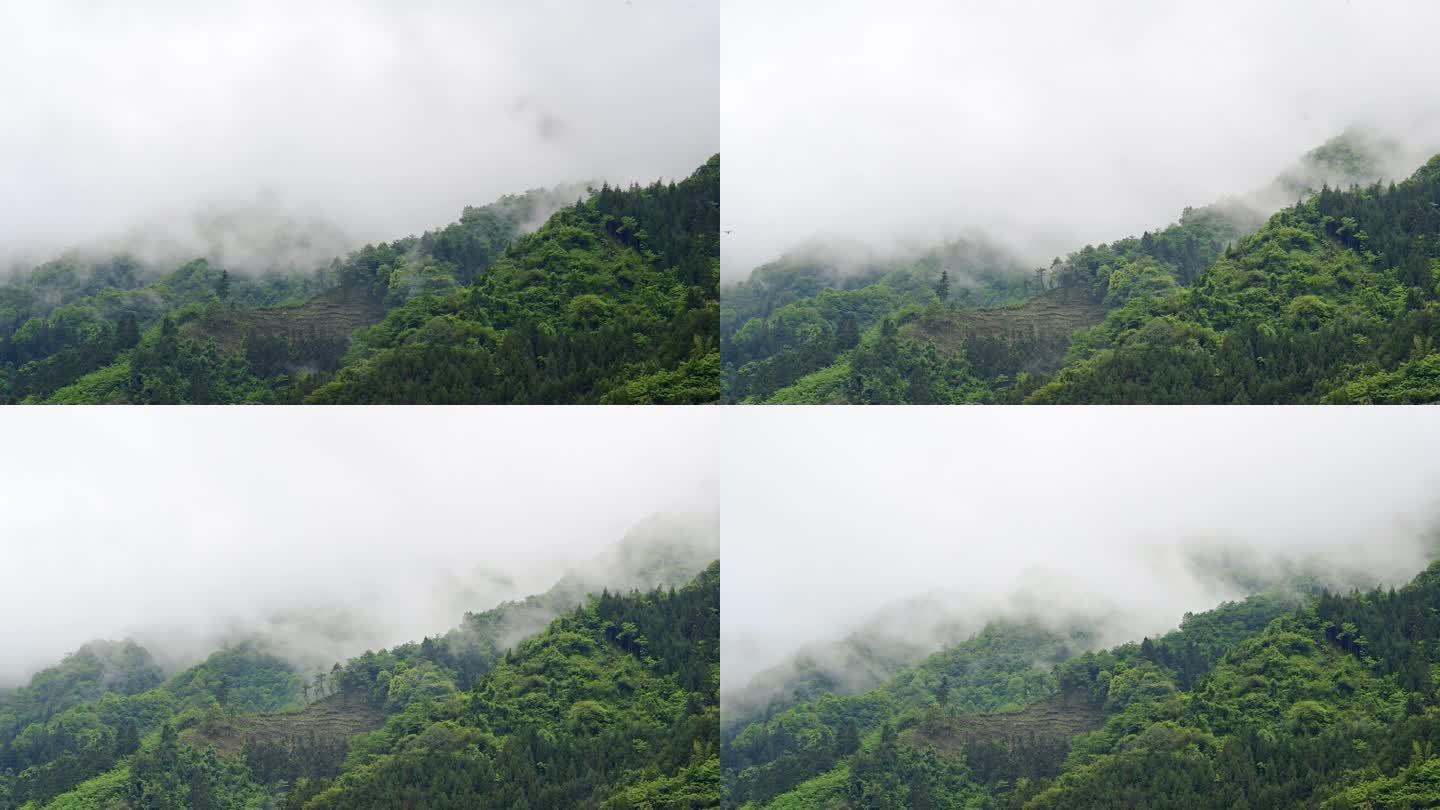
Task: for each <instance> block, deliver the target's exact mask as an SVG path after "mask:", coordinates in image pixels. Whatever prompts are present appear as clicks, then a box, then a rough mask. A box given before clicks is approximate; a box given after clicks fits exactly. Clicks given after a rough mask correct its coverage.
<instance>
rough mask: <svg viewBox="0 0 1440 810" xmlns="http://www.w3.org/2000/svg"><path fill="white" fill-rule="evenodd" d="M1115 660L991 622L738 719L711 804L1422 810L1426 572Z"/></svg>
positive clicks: (1199, 626)
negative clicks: (852, 688)
mask: <svg viewBox="0 0 1440 810" xmlns="http://www.w3.org/2000/svg"><path fill="white" fill-rule="evenodd" d="M1299 584H1300V585H1301V587H1300V588H1298V589H1297V588H1294V587H1272V588H1269V589H1267V590H1265V591H1262V592H1260V593H1257V594H1256V595H1254V596H1251V597H1249V598H1247V599H1245V600H1244V601H1240V602H1230V603H1226V604H1223V605H1221V606H1219V607H1218V608H1216V609H1214V610H1211V611H1207V612H1204V613H1197V614H1188V615H1187V616H1186V617H1185V620H1184V621H1183V622H1182V623H1181V625H1180V627H1179V628H1178V629H1177V630H1174V631H1172V632H1170V633H1167V634H1165V635H1163V636H1160V637H1158V638H1145V639H1142V640H1141V641H1140V642H1139V643H1127V644H1124V645H1121V646H1118V647H1115V648H1112V649H1101V650H1094V649H1088V648H1089V647H1090V645H1089V644H1088V643H1087V641H1088V639H1087V638H1086V637H1085V636H1084V635H1083V633H1082V634H1079V635H1077V634H1075V633H1065V632H1056V631H1055V630H1053V629H1046V628H1043V627H1040V626H1038V625H1035V624H1032V623H1013V622H1012V623H1005V622H1002V623H994V624H992V625H990V626H988V627H986V628H985V629H984V630H983V631H981V632H980V633H978V634H976V635H975V636H974V637H973V638H972V639H970V640H967V641H965V642H963V643H960V644H957V645H954V646H951V647H949V648H947V649H945V650H943V651H941V652H939V653H936V654H934V655H932V656H930V657H929V658H927V659H926V660H924V661H923V662H922V663H920V664H918V665H916V666H914V667H910V668H907V669H905V670H903V671H901V672H900V673H899V674H897V675H896V676H894V677H893V678H892V679H890V680H889V681H888V682H887V683H885V684H884V685H882V686H880V687H879V688H876V689H873V690H870V691H867V692H863V693H859V694H851V695H829V696H825V697H822V698H820V699H818V700H814V701H810V702H807V703H804V704H802V705H798V706H795V707H793V708H790V709H788V710H786V711H783V712H779V713H776V714H774V715H772V716H770V717H768V718H766V719H763V720H760V721H757V722H754V723H751V724H749V725H748V726H746V727H745V728H743V729H741V730H739V731H738V732H737V733H734V734H733V735H732V734H730V733H728V732H727V734H726V737H725V742H724V746H723V748H722V754H721V756H722V763H723V768H724V776H723V779H724V805H725V806H727V807H746V808H759V807H772V808H806V807H853V808H859V807H876V808H879V807H916V808H919V807H932V808H941V807H946V808H948V807H974V808H1092V807H1147V808H1149V807H1155V808H1210V807H1215V808H1222V807H1223V808H1233V807H1257V808H1258V807H1316V808H1360V807H1432V806H1436V804H1437V803H1440V781H1437V780H1436V778H1435V777H1436V774H1440V758H1437V756H1436V753H1435V751H1434V748H1435V743H1436V742H1437V739H1440V692H1437V689H1436V681H1435V677H1436V675H1435V673H1436V672H1437V671H1440V670H1437V669H1436V665H1437V664H1440V618H1437V614H1436V610H1435V607H1434V606H1435V605H1437V604H1440V563H1437V564H1434V565H1432V566H1431V567H1430V568H1429V569H1427V570H1426V571H1425V572H1423V573H1421V574H1420V575H1419V576H1417V577H1416V578H1415V579H1414V580H1413V581H1412V582H1411V583H1410V584H1408V585H1406V586H1405V587H1403V588H1400V589H1398V590H1396V589H1393V588H1391V589H1388V590H1382V589H1375V590H1371V591H1353V592H1351V593H1349V594H1339V593H1332V592H1329V591H1326V590H1324V589H1319V588H1314V587H1313V586H1312V585H1310V584H1308V583H1299Z"/></svg>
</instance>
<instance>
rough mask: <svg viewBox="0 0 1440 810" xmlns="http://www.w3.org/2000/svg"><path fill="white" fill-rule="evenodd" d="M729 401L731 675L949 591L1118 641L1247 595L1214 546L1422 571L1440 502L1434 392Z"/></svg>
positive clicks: (1368, 568)
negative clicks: (1252, 402) (1211, 574)
mask: <svg viewBox="0 0 1440 810" xmlns="http://www.w3.org/2000/svg"><path fill="white" fill-rule="evenodd" d="M725 410H726V412H725V417H726V418H725V432H726V437H725V444H724V450H723V451H722V462H721V475H722V492H723V494H722V498H721V509H722V514H723V520H722V528H721V533H722V541H721V542H722V549H723V552H722V553H723V559H724V564H725V577H724V579H723V580H722V587H723V591H722V599H723V604H724V612H723V613H722V624H721V626H722V643H723V652H722V656H723V661H724V676H723V677H724V680H725V687H726V689H727V690H734V689H736V688H737V687H741V686H743V685H744V684H745V683H746V682H747V681H748V680H749V678H750V677H751V676H752V675H753V674H754V673H756V672H757V671H760V670H762V669H765V668H767V667H769V666H771V665H775V664H778V663H781V662H782V661H784V660H786V659H787V658H788V657H789V656H790V655H793V653H794V652H795V649H796V647H797V646H799V645H801V644H803V643H806V642H811V641H823V640H828V639H835V638H839V637H843V636H844V635H846V634H847V633H848V632H849V631H850V630H852V629H854V628H855V627H856V626H857V625H858V624H860V623H861V622H862V621H864V620H865V619H867V618H868V617H871V616H873V615H874V614H875V613H876V612H877V611H879V610H881V609H883V608H885V607H887V606H892V605H894V604H895V603H896V602H897V601H900V600H903V599H907V598H911V597H918V596H924V595H930V594H932V592H945V593H946V594H948V595H950V596H951V597H953V598H954V601H955V602H956V603H960V602H965V603H968V604H970V605H972V606H973V607H972V608H971V609H972V610H973V611H974V614H973V615H972V616H970V618H972V619H973V618H974V617H975V616H983V615H984V614H986V613H988V612H991V611H1004V610H1005V609H1007V608H1010V607H1014V606H1015V605H1016V604H1017V602H1016V599H1017V591H1019V592H1022V593H1023V594H1024V595H1025V596H1026V597H1027V598H1029V599H1030V600H1032V601H1030V602H1028V603H1027V606H1032V607H1033V606H1036V605H1038V606H1039V607H1040V608H1041V609H1042V610H1044V611H1047V612H1049V613H1051V614H1053V615H1056V616H1058V615H1061V614H1064V613H1066V612H1070V611H1079V612H1084V613H1087V614H1088V615H1091V616H1108V617H1109V618H1110V619H1112V620H1114V621H1115V625H1114V626H1113V627H1111V628H1110V629H1111V630H1112V631H1114V632H1115V633H1118V634H1119V635H1120V638H1116V639H1115V641H1116V642H1117V643H1118V641H1120V640H1132V639H1133V640H1138V638H1139V636H1140V635H1142V634H1154V633H1157V632H1163V631H1165V630H1168V629H1171V628H1173V627H1174V626H1175V625H1176V624H1178V623H1179V620H1180V618H1181V616H1182V615H1183V614H1184V613H1185V612H1186V611H1195V610H1205V609H1208V608H1210V607H1213V606H1214V605H1215V603H1216V602H1218V601H1220V600H1221V599H1223V598H1229V597H1234V596H1236V595H1238V594H1236V593H1233V592H1231V593H1224V592H1223V591H1224V589H1223V588H1218V589H1217V585H1216V583H1215V582H1214V581H1213V580H1207V578H1205V577H1203V576H1197V572H1196V570H1195V568H1194V567H1193V564H1192V562H1191V561H1192V560H1193V559H1194V558H1195V557H1196V556H1197V555H1205V554H1207V553H1208V554H1216V553H1219V552H1222V551H1223V552H1228V553H1230V554H1232V555H1237V556H1238V557H1239V558H1242V559H1247V558H1248V559H1249V560H1250V561H1252V562H1253V563H1254V564H1255V565H1257V566H1261V567H1263V568H1268V567H1269V566H1270V565H1273V564H1277V563H1283V562H1286V561H1299V560H1307V562H1308V563H1309V564H1315V565H1320V566H1322V568H1323V570H1324V571H1325V572H1326V573H1331V572H1333V571H1336V570H1339V569H1348V573H1350V574H1352V575H1358V578H1359V579H1361V580H1368V582H1369V583H1370V584H1373V583H1374V582H1375V581H1376V580H1375V579H1374V578H1381V579H1386V580H1389V581H1393V582H1397V583H1398V582H1404V581H1408V580H1409V579H1410V578H1411V577H1413V576H1414V575H1415V574H1417V573H1419V571H1420V569H1421V568H1423V566H1424V565H1425V563H1426V562H1427V560H1426V548H1427V546H1428V543H1429V539H1428V538H1429V536H1430V535H1429V532H1430V531H1431V530H1432V529H1433V528H1434V523H1433V520H1432V519H1433V518H1434V517H1435V516H1436V515H1437V514H1440V510H1437V509H1436V507H1437V499H1436V495H1435V493H1436V492H1437V485H1440V433H1437V432H1436V431H1435V429H1434V427H1435V414H1434V412H1433V411H1431V410H1428V409H1424V408H1412V409H1387V408H1355V409H1338V408H1335V409H1332V408H1324V409H1322V408H1278V407H1277V408H1205V409H1202V408H1181V407H1172V408H1119V407H1117V408H1099V407H1097V408H1074V409H1064V408H1059V409H1033V410H1032V409H1020V408H907V409H903V410H904V413H903V417H904V418H897V417H900V416H902V414H901V412H900V409H894V408H878V407H877V408H833V407H815V408H727V409H725ZM1348 581H1351V582H1354V581H1356V580H1355V579H1349V580H1348ZM933 618H934V617H931V616H912V617H910V620H909V621H908V622H902V623H901V624H902V626H907V625H908V626H911V627H914V628H916V632H917V633H921V632H925V630H924V628H928V627H933V625H934V622H933Z"/></svg>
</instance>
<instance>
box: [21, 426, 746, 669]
mask: <svg viewBox="0 0 1440 810" xmlns="http://www.w3.org/2000/svg"><path fill="white" fill-rule="evenodd" d="M715 415H716V412H715V411H714V410H713V409H709V408H616V409H609V408H605V409H601V408H506V407H496V408H459V409H446V408H427V409H423V410H416V409H407V408H356V409H340V408H337V409H319V410H309V409H305V410H301V409H279V410H274V411H271V410H258V409H256V410H252V409H231V408H223V409H210V408H155V409H78V410H69V409H57V410H38V409H22V410H16V411H13V412H9V413H6V414H5V417H6V418H4V419H0V447H4V448H5V453H4V462H3V464H0V493H3V502H4V507H3V508H0V617H3V618H0V685H4V684H7V683H10V682H13V681H14V679H15V678H16V677H18V676H20V675H23V674H25V673H28V672H29V671H32V670H33V669H34V668H36V667H38V666H44V665H48V664H50V663H53V662H56V661H58V660H59V658H60V657H61V655H63V654H64V653H66V652H68V651H71V650H74V649H75V648H76V647H78V646H79V645H80V644H82V643H84V642H86V641H88V640H90V639H94V638H118V637H123V636H124V635H126V634H136V635H137V637H139V638H140V639H141V640H142V641H144V642H146V643H147V644H148V645H150V646H153V647H155V648H156V652H157V653H164V652H171V653H175V652H181V653H194V654H199V653H208V652H210V651H211V650H212V649H213V647H210V646H208V645H212V644H214V643H215V638H216V637H217V635H218V634H222V633H225V632H232V631H242V632H243V631H244V630H255V629H263V630H266V632H273V633H275V634H276V635H280V634H283V633H284V632H293V633H296V634H310V635H315V634H319V635H322V636H323V635H324V634H325V633H326V632H327V629H333V630H334V635H336V636H340V637H344V636H347V635H348V636H349V640H348V641H347V640H344V639H343V638H342V639H341V640H340V641H337V642H336V644H335V649H334V650H333V654H332V657H331V660H334V657H337V656H338V657H343V655H350V654H355V653H358V652H362V651H363V650H364V649H366V648H367V647H378V646H389V645H392V644H396V643H400V642H403V641H410V640H418V639H419V638H420V636H422V635H425V634H435V633H437V632H441V631H444V630H446V629H448V628H450V627H452V626H454V625H455V624H457V623H458V622H459V620H460V617H461V615H462V614H463V612H464V611H465V610H483V609H486V608H490V607H493V606H494V605H495V604H496V603H497V602H499V601H500V600H502V599H505V598H514V597H517V596H524V595H528V594H530V593H535V592H538V591H541V590H544V589H546V588H548V587H550V586H551V585H553V584H554V583H555V580H556V579H558V578H559V576H560V575H561V574H562V573H563V568H564V565H565V564H566V563H574V562H576V561H581V560H586V559H589V558H590V557H592V556H594V555H595V554H596V553H597V552H599V551H601V550H603V549H605V548H606V547H608V546H610V545H612V544H614V543H616V542H618V541H619V540H620V539H621V537H622V536H623V535H624V534H625V532H626V530H627V529H628V528H630V527H631V526H632V525H633V524H634V523H636V522H637V521H640V520H643V519H644V518H646V517H648V516H650V515H652V514H654V513H657V512H660V511H664V510H674V509H680V510H682V511H683V510H692V509H697V508H698V509H700V510H702V511H704V510H706V509H708V510H710V511H711V512H712V514H713V510H714V508H715V503H716V501H717V498H718V493H717V492H716V486H717V483H716V480H715V468H716V464H717V458H718V456H717V453H718V450H717V441H718V424H717V420H716V418H715ZM495 573H500V574H506V575H509V576H510V577H512V578H513V580H514V581H513V583H512V584H510V585H505V584H503V583H498V582H496V581H495V578H494V577H493V576H492V574H495ZM282 616H283V617H288V618H277V617H282ZM272 622H280V624H278V625H276V624H272ZM292 625H293V626H292ZM316 643H323V641H321V640H317V642H316ZM177 646H178V647H181V648H182V649H180V650H178V651H177V650H176V649H174V648H175V647H177ZM357 647H358V648H357Z"/></svg>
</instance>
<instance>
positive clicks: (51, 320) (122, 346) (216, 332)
mask: <svg viewBox="0 0 1440 810" xmlns="http://www.w3.org/2000/svg"><path fill="white" fill-rule="evenodd" d="M719 172H720V167H719V158H718V156H717V157H715V158H713V159H712V160H711V161H709V162H708V163H707V164H706V165H705V166H703V167H701V168H700V169H699V170H697V171H696V173H695V174H694V175H693V176H692V177H690V178H689V179H687V180H685V181H683V182H680V183H656V184H653V185H651V186H649V187H645V188H641V187H639V186H635V187H632V188H630V189H626V190H621V189H613V188H610V187H609V186H604V187H602V188H601V189H599V190H598V191H593V193H587V192H586V191H585V190H582V189H580V188H578V187H577V188H575V189H557V190H555V191H530V192H527V193H525V194H523V195H512V196H507V197H504V198H502V199H500V200H498V201H497V202H495V203H492V204H490V205H487V206H483V207H479V208H474V207H467V208H466V209H465V211H464V213H463V214H462V215H461V217H460V220H459V221H458V222H455V223H452V224H450V225H448V226H446V227H445V228H442V229H439V230H435V231H429V232H426V233H425V234H423V235H421V236H419V237H414V236H411V237H406V238H404V239H400V240H396V241H394V242H390V243H384V244H379V245H367V246H365V247H363V248H361V249H360V250H357V251H355V252H354V253H352V254H350V255H349V256H347V257H344V258H343V259H336V260H335V261H334V262H333V263H332V264H331V265H330V266H329V267H326V268H317V269H316V270H314V271H311V272H299V273H293V272H286V273H280V272H276V273H271V274H268V275H255V274H251V273H232V272H230V271H229V270H227V269H225V268H220V267H212V266H211V265H210V263H208V262H207V261H205V260H204V259H197V260H195V261H192V262H187V263H186V264H183V265H181V266H180V267H179V268H176V269H173V270H169V271H167V270H165V269H162V268H154V267H147V266H143V265H141V264H139V263H138V262H136V261H134V260H132V259H129V258H127V257H119V258H116V259H113V260H107V261H103V262H98V263H97V262H90V261H87V260H82V259H80V258H76V257H67V258H65V259H62V260H59V261H55V262H51V263H49V264H46V265H42V266H40V267H38V268H35V269H34V270H31V271H28V272H21V273H18V274H16V275H15V276H13V277H11V278H9V279H6V280H5V281H4V282H3V283H0V402H4V403H12V402H22V401H23V402H55V403H68V404H81V403H111V402H124V403H165V404H192V403H193V404H211V403H279V402H304V401H315V402H375V401H386V402H511V401H516V402H600V401H605V402H613V403H629V402H709V401H714V400H715V399H717V398H718V396H719V393H718V387H719V352H718V343H717V337H716V333H717V330H718V324H717V319H718V308H719V304H718V299H719V292H718V283H719V275H718V273H719V271H718V263H719ZM577 198H580V201H579V202H578V203H577V202H575V200H576V199H577ZM567 206H568V207H567ZM557 209H558V212H557ZM552 212H557V213H555V219H556V220H557V221H556V222H554V223H549V224H546V225H545V226H543V227H541V229H540V232H539V233H536V234H533V235H531V236H530V237H527V238H525V239H520V240H519V244H517V237H519V236H520V235H521V233H522V232H523V231H524V230H526V229H528V228H531V227H533V226H534V225H535V224H536V223H537V222H541V221H543V220H545V219H546V218H547V217H548V216H549V215H550V214H551V213H552ZM502 257H504V259H503V260H502ZM497 264H499V265H501V266H499V267H496V265H497ZM492 270H493V271H494V272H492ZM387 313H388V314H389V317H388V318H387V317H386V315H387ZM377 322H379V324H378V325H375V324H377ZM372 325H374V326H373V328H368V329H366V328H365V327H371V326H372ZM357 329H360V330H361V332H360V342H359V344H358V345H356V346H355V347H354V349H355V350H354V351H353V352H349V353H348V354H347V351H348V350H349V349H351V347H352V336H353V334H354V333H355V331H356V330H357Z"/></svg>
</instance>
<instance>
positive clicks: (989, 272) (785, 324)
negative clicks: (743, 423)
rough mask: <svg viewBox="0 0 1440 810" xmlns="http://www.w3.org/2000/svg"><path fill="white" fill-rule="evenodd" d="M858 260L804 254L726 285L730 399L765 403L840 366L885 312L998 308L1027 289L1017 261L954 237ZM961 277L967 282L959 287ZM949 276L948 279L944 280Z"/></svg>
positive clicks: (724, 339)
mask: <svg viewBox="0 0 1440 810" xmlns="http://www.w3.org/2000/svg"><path fill="white" fill-rule="evenodd" d="M832 262H833V263H832ZM853 265H854V263H853V261H852V260H851V259H850V258H849V257H846V256H835V257H817V256H812V255H808V254H806V253H803V252H802V253H798V254H796V255H794V256H786V257H785V258H782V259H781V260H780V261H777V262H774V263H771V264H768V265H765V266H763V267H761V268H758V269H757V270H755V272H754V273H752V274H751V276H750V277H749V278H747V279H746V280H745V281H742V282H740V283H738V284H733V285H730V286H728V287H726V289H725V293H724V295H723V296H722V304H721V327H720V334H721V350H722V353H723V356H724V374H725V398H726V401H728V402H759V401H764V400H766V399H768V398H770V397H771V396H772V395H774V394H775V393H776V392H778V391H780V390H781V389H784V388H787V387H789V386H793V385H795V384H796V383H797V382H798V381H800V380H801V379H802V378H804V377H806V376H807V375H810V374H812V373H815V372H819V371H822V370H824V369H826V368H827V367H830V366H832V365H834V364H837V362H839V363H843V360H844V358H845V357H847V353H848V352H850V351H851V350H852V349H854V348H855V347H856V346H858V345H860V343H861V335H862V333H864V332H866V330H873V329H875V328H877V327H878V325H879V324H880V322H881V321H882V320H884V319H885V318H886V317H889V318H890V319H892V320H895V319H898V318H901V317H908V316H909V315H911V314H913V313H914V312H917V311H922V310H923V308H925V307H947V306H950V307H953V306H958V307H963V308H973V307H980V306H996V305H1000V304H1005V303H1011V302H1014V301H1017V300H1020V299H1021V298H1023V297H1024V296H1025V295H1026V294H1027V287H1026V283H1027V282H1026V280H1025V278H1024V276H1023V275H1022V271H1021V268H1020V265H1019V264H1018V263H1017V262H1016V260H1015V259H1014V258H1013V257H1011V256H1010V255H1009V254H1007V253H1006V252H1005V251H1003V250H1002V249H1000V248H997V247H995V246H992V245H989V244H986V243H984V242H965V241H960V242H952V243H949V244H946V245H942V246H941V247H940V248H937V249H936V250H934V251H931V252H929V253H927V254H924V255H922V256H919V257H915V258H901V259H887V260H875V261H872V262H871V263H869V264H866V265H863V266H860V267H856V266H853ZM842 266H843V267H844V269H840V268H841V267H842ZM952 273H953V274H954V275H953V276H952ZM960 274H964V276H965V277H967V278H969V279H970V282H969V285H970V286H960V282H959V281H958V280H957V277H958V276H959V275H960ZM942 278H943V280H944V282H945V283H944V285H941V284H940V282H939V281H938V280H937V279H942ZM942 290H943V292H944V296H943V298H942V296H941V291H942Z"/></svg>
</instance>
